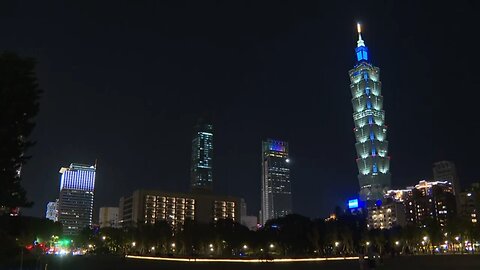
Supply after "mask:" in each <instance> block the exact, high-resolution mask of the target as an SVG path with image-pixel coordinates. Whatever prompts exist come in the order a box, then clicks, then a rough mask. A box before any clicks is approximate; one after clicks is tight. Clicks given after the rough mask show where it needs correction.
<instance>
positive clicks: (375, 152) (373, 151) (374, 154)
mask: <svg viewBox="0 0 480 270" xmlns="http://www.w3.org/2000/svg"><path fill="white" fill-rule="evenodd" d="M376 155H377V150H376V149H375V147H374V148H372V156H376Z"/></svg>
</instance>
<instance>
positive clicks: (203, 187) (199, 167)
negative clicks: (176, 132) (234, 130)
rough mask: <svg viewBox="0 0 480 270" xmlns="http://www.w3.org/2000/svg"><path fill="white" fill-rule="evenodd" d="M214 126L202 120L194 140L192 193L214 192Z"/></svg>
mask: <svg viewBox="0 0 480 270" xmlns="http://www.w3.org/2000/svg"><path fill="white" fill-rule="evenodd" d="M212 160H213V126H212V125H211V124H209V123H205V122H204V121H202V120H200V121H199V122H198V123H197V125H196V126H195V132H194V135H193V139H192V166H191V189H192V191H212V188H213V172H212V166H213V164H212Z"/></svg>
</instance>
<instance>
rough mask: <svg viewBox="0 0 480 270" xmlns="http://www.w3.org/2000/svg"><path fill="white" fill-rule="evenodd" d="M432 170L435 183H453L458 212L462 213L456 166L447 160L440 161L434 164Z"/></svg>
mask: <svg viewBox="0 0 480 270" xmlns="http://www.w3.org/2000/svg"><path fill="white" fill-rule="evenodd" d="M432 170H433V180H434V181H448V182H450V183H452V187H453V194H454V195H455V202H456V204H457V212H460V192H461V188H460V180H459V179H458V174H457V169H456V167H455V164H454V163H453V162H451V161H446V160H443V161H438V162H435V163H433V168H432Z"/></svg>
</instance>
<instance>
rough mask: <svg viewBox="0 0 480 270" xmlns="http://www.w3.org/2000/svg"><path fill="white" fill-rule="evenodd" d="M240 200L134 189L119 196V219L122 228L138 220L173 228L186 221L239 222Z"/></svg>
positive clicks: (228, 197) (227, 197) (136, 222)
mask: <svg viewBox="0 0 480 270" xmlns="http://www.w3.org/2000/svg"><path fill="white" fill-rule="evenodd" d="M240 212H241V199H240V198H236V197H230V196H217V195H212V194H207V193H191V194H186V193H177V192H164V191H158V190H136V191H134V192H133V194H132V195H131V196H126V197H122V198H121V199H120V203H119V220H120V224H121V226H123V227H131V226H136V225H137V224H138V223H139V222H140V223H149V224H155V223H156V222H157V221H166V222H167V223H168V224H169V225H170V226H172V227H176V226H178V225H181V224H183V223H184V222H185V221H186V220H194V221H197V222H200V223H209V222H212V221H217V220H219V219H232V220H234V221H237V222H240V216H241V213H240Z"/></svg>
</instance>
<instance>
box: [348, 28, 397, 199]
mask: <svg viewBox="0 0 480 270" xmlns="http://www.w3.org/2000/svg"><path fill="white" fill-rule="evenodd" d="M360 30H361V29H360V25H358V41H357V48H356V49H355V53H356V56H357V62H356V64H355V67H354V68H353V69H352V70H350V71H349V72H348V74H349V76H350V90H351V94H352V105H353V120H354V123H355V128H354V129H353V130H354V133H355V139H356V144H355V148H356V151H357V159H356V163H357V167H358V172H359V174H358V181H359V184H360V198H361V200H362V201H377V200H381V199H382V198H383V195H384V194H385V192H386V191H387V190H388V189H389V187H390V157H389V156H388V141H387V126H386V125H385V111H384V110H383V96H382V84H381V82H380V69H379V68H378V67H375V66H373V65H372V64H371V63H370V58H369V55H368V48H367V46H365V42H364V41H363V40H362V35H361V31H360Z"/></svg>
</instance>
